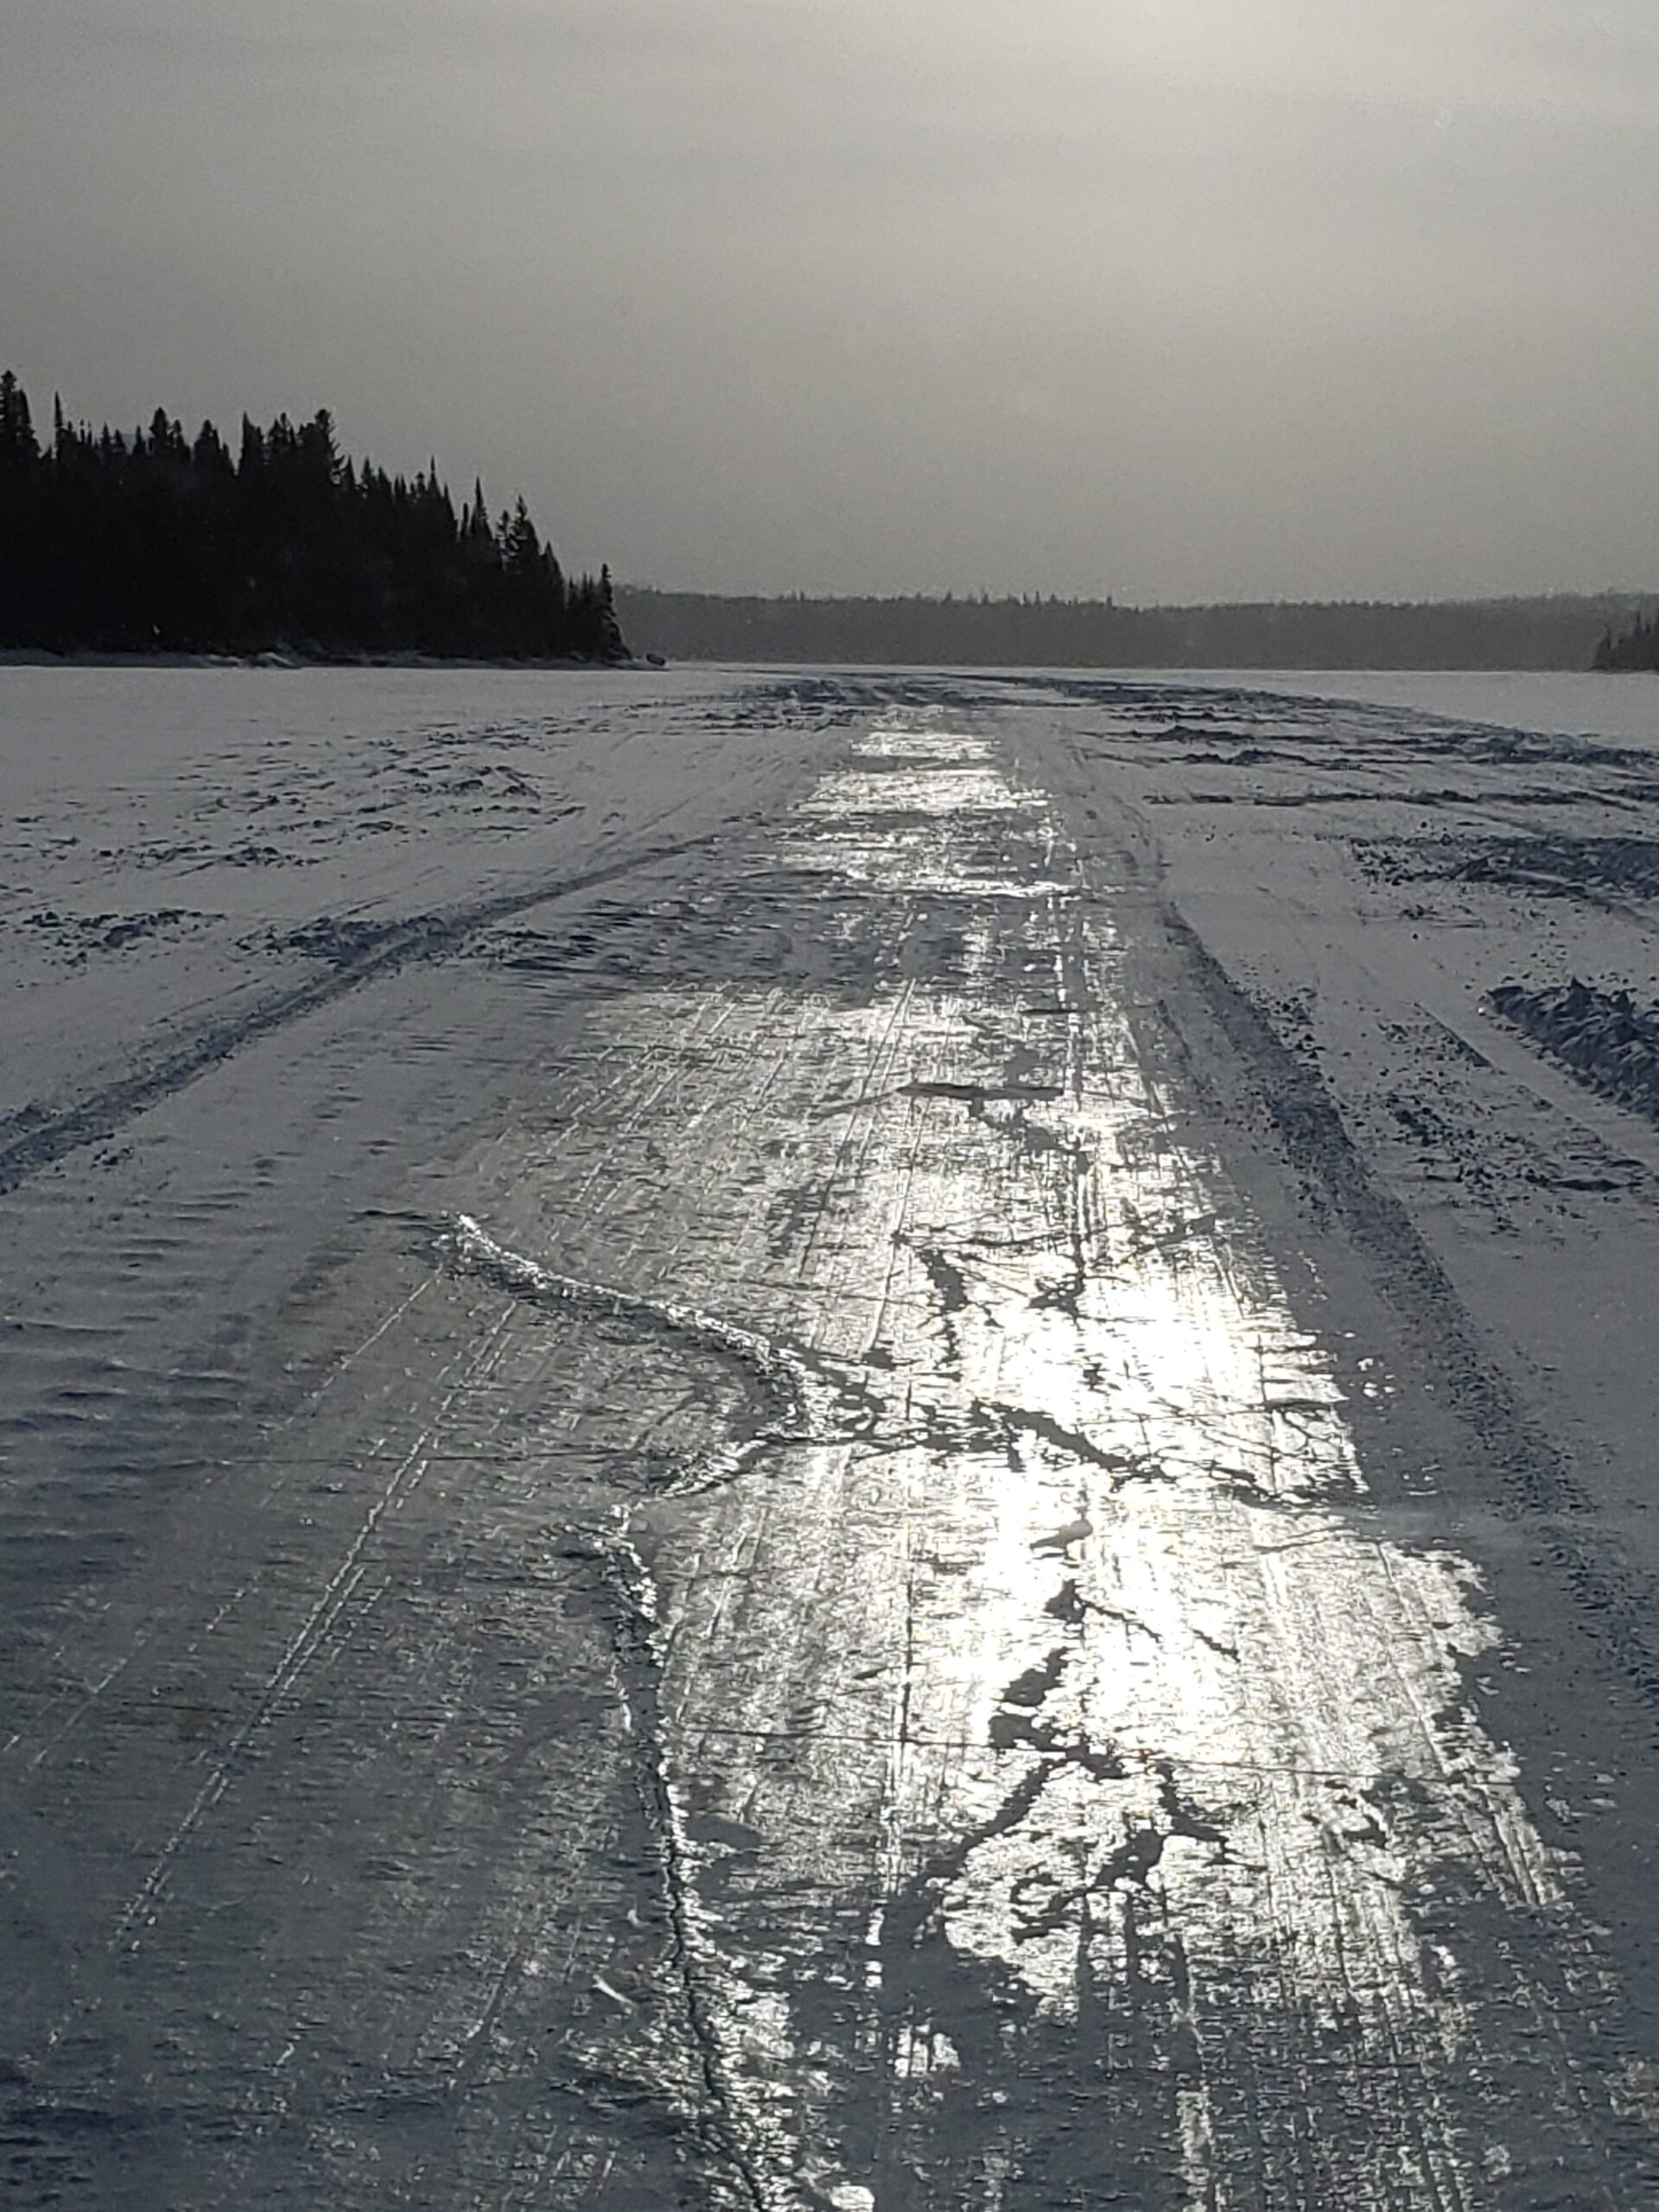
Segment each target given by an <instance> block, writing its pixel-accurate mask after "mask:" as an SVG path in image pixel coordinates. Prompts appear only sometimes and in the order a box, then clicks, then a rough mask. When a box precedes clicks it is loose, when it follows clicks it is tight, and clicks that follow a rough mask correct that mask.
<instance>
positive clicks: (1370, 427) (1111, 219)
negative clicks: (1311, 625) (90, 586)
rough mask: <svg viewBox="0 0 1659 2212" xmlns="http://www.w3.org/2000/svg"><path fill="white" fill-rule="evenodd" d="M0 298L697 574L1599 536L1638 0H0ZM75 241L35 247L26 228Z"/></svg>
mask: <svg viewBox="0 0 1659 2212" xmlns="http://www.w3.org/2000/svg"><path fill="white" fill-rule="evenodd" d="M14 18H15V20H14V22H13V24H12V26H11V27H10V31H9V54H8V68H7V71H6V73H5V75H4V78H3V79H0V189H3V191H4V193H5V198H6V203H7V207H8V213H9V222H8V226H7V236H6V239H5V241H4V243H3V245H0V298H3V299H4V301H5V302H6V322H5V327H4V328H3V329H0V339H3V340H4V341H5V344H6V346H8V347H9V348H10V349H11V350H12V351H13V352H14V353H15V355H16V365H17V366H18V367H19V368H20V369H21V370H22V372H24V373H25V377H26V380H29V381H31V382H32V383H33V384H34V385H35V386H36V387H38V388H39V389H40V390H41V391H44V392H46V393H49V392H50V391H51V390H52V389H53V387H54V385H60V386H62V387H64V389H65V391H66V393H67V397H69V398H70V400H71V402H72V404H73V406H74V408H76V409H77V410H80V411H85V412H87V413H99V412H103V413H107V414H109V415H111V416H113V417H114V418H115V419H117V420H119V421H127V420H131V419H134V418H135V417H137V416H141V415H145V414H147V413H148V411H149V409H150V408H151V407H153V406H154V405H155V404H156V402H157V400H165V401H166V402H167V404H168V405H169V406H171V407H174V408H176V409H179V410H182V411H184V412H186V413H200V412H204V411H212V412H213V413H215V414H216V415H218V416H220V417H221V418H222V419H228V420H230V421H231V422H232V423H233V422H234V420H235V419H236V416H237V415H238V412H239V411H240V410H241V409H242V408H244V407H248V408H250V409H251V410H253V411H255V412H269V411H271V410H274V408H275V407H277V406H279V405H280V406H287V407H289V408H292V409H296V410H300V409H306V408H308V407H310V406H315V404H320V403H321V402H324V401H326V402H327V403H328V404H332V405H333V406H334V410H335V411H336V413H337V415H338V416H339V417H340V423H341V428H342V431H343V432H344V433H345V435H346V437H347V439H348V441H350V442H353V443H355V444H356V445H357V446H358V447H359V448H361V447H363V446H365V445H367V446H371V447H372V448H374V449H375V450H376V452H377V453H379V454H384V455H385V457H386V458H387V459H388V460H390V461H393V462H394V463H402V464H403V465H405V466H409V467H413V466H417V465H418V464H419V463H420V462H421V461H423V460H424V459H425V458H426V456H427V454H429V453H430V452H432V451H434V450H436V451H437V452H438V453H439V454H440V456H441V458H442V459H443V461H444V462H445V465H446V467H450V468H452V469H453V471H454V474H455V475H456V477H457V480H459V481H461V482H463V483H464V482H466V481H467V480H470V476H471V474H472V473H473V471H474V468H475V467H482V469H483V470H484V473H485V474H486V480H487V482H488V485H489V487H490V489H491V491H492V493H493V494H499V495H501V496H505V495H506V494H507V493H510V492H511V491H512V489H513V488H514V487H515V486H522V487H523V488H524V491H525V492H526V493H529V494H530V495H531V499H532V504H533V505H536V506H537V510H538V512H540V513H542V514H543V517H544V518H545V520H546V522H547V523H548V524H550V526H551V527H552V528H553V529H554V530H555V531H556V535H557V537H558V538H559V540H560V543H561V550H562V551H563V552H564V553H565V554H566V556H567V557H568V558H569V559H570V560H572V561H574V562H577V563H580V562H582V561H583V560H585V559H588V558H589V557H598V556H601V555H608V556H609V557H610V558H611V560H612V563H613V566H614V567H615V568H616V569H618V570H619V572H620V573H622V574H624V575H632V576H636V577H643V576H649V577H652V578H654V579H655V580H657V581H658V582H684V583H690V584H701V585H704V586H708V587H718V586H721V585H725V586H732V587H744V588H791V587H797V586H799V587H804V588H823V587H826V586H828V587H832V588H846V589H853V588H888V589H901V588H942V587H944V586H946V585H952V586H955V587H957V588H976V587H978V586H979V585H982V584H988V585H990V586H992V587H993V588H1001V587H1012V588H1042V589H1047V588H1056V589H1060V590H1069V589H1077V590H1116V591H1117V592H1118V593H1119V594H1120V595H1122V596H1128V597H1136V596H1141V597H1144V596H1158V595H1162V596H1170V597H1177V598H1179V597H1188V596H1205V595H1225V594H1244V595H1251V594H1255V595H1263V594H1266V595H1271V594H1274V593H1278V592H1286V593H1293V594H1294V593H1313V594H1321V593H1335V594H1339V593H1344V592H1350V591H1352V592H1357V593H1360V594H1364V593H1370V592H1375V593H1388V592H1400V593H1402V594H1417V595H1421V594H1428V593H1432V592H1434V591H1438V590H1447V591H1457V590H1465V591H1466V590H1473V589H1478V588H1484V587H1489V586H1490V587H1497V586H1504V585H1513V586H1514V587H1516V588H1528V587H1531V586H1535V585H1538V584H1547V583H1553V584H1559V585H1563V586H1566V585H1572V584H1581V583H1596V582H1604V581H1606V580H1608V579H1609V578H1611V577H1614V576H1617V575H1618V574H1619V573H1620V571H1621V570H1625V571H1628V573H1629V574H1630V575H1631V577H1632V579H1634V578H1636V577H1637V576H1638V575H1640V574H1641V573H1643V572H1644V570H1645V567H1646V564H1647V563H1648V561H1649V557H1650V553H1649V546H1650V531H1649V518H1648V503H1647V497H1646V493H1645V490H1644V488H1643V486H1644V484H1645V483H1646V482H1647V481H1650V480H1652V479H1653V478H1655V477H1656V476H1659V428H1656V426H1655V424H1654V423H1653V420H1652V410H1650V409H1649V408H1648V407H1647V406H1646V404H1645V401H1644V399H1643V391H1644V378H1645V364H1646V363H1647V362H1648V361H1649V359H1651V357H1652V353H1653V352H1654V350H1655V347H1656V346H1659V302H1655V301H1654V300H1652V299H1650V298H1649V296H1647V295H1646V294H1642V293H1640V291H1639V288H1637V289H1634V290H1633V289H1632V287H1631V284H1630V267H1629V252H1630V247H1629V245H1628V243H1627V242H1628V240H1629V239H1630V237H1631V236H1632V235H1633V234H1634V233H1635V232H1638V231H1639V226H1640V219H1641V215H1642V213H1643V210H1644V209H1645V207H1647V205H1648V204H1649V199H1650V180H1651V177H1652V175H1653V174H1654V173H1655V168H1656V163H1659V144H1656V135H1659V20H1656V19H1655V17H1654V15H1653V11H1652V10H1637V8H1636V7H1635V6H1634V5H1633V4H1631V0H1618V5H1609V6H1603V7H1599V8H1589V9H1586V8H1581V7H1579V8H1569V7H1568V6H1567V4H1566V0H1441V3H1440V4H1431V0H1386V4H1385V0H1353V4H1351V5H1347V6H1344V7H1340V8H1334V9H1333V8H1331V7H1329V6H1319V5H1316V4H1314V0H1161V3H1160V0H1035V4H1033V5H1028V6H1020V7H1014V6H1009V5H1007V4H1003V0H997V4H995V5H993V4H990V0H949V3H948V4H947V0H913V3H912V4H909V5H906V6H904V7H899V8H894V7H892V6H890V5H877V4H875V0H706V3H705V4H702V5H700V6H698V7H696V8H695V9H689V8H687V7H685V6H684V5H683V4H679V0H672V3H671V0H607V4H603V5H601V4H600V0H343V4H342V3H336V0H331V4H328V5H323V4H321V0H296V4H295V5H293V6H291V7H288V8H284V9H283V10H280V11H278V12H277V14H275V15H273V14H272V13H271V12H270V10H268V9H263V8H259V9H256V8H255V7H254V6H252V5H251V0H222V4H218V5H213V6H209V5H207V0H50V4H49V5H48V4H46V0H21V4H20V6H19V7H18V8H16V10H14ZM66 271H68V272H73V279H74V281H73V283H67V282H66V281H65V272H66Z"/></svg>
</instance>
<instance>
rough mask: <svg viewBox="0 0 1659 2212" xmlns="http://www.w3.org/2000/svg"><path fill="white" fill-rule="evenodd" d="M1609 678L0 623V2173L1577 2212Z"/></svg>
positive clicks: (1638, 2008)
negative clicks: (254, 660) (468, 660)
mask: <svg viewBox="0 0 1659 2212" xmlns="http://www.w3.org/2000/svg"><path fill="white" fill-rule="evenodd" d="M1656 700H1659V692H1656V694H1655V696H1654V698H1649V696H1647V694H1646V693H1645V692H1644V690H1643V688H1642V687H1641V686H1640V684H1639V683H1633V682H1632V680H1630V679H1624V680H1623V681H1622V682H1619V681H1618V680H1613V679H1596V678H1589V677H1586V678H1583V679H1564V678H1554V677H1544V678H1531V677H1513V678H1510V677H1504V678H1497V679H1493V678H1466V679H1465V678H1462V677H1446V678H1437V677H1427V678H1407V677H1377V678H1375V679H1372V678H1364V679H1356V678H1349V677H1334V678H1333V677H1317V678H1316V677H1294V676H1284V677H1280V676H1276V675H1275V676H1273V677H1249V678H1246V677H1237V678H1214V679H1211V678H1205V679H1202V680H1198V679H1194V680H1192V681H1191V682H1187V681H1175V680H1172V679H1170V678H1168V677H1132V678H1107V677H1088V676H1083V675H1078V676H1071V675H1065V674H1057V673H1055V672H1053V671H1042V672H1033V673H1032V674H1031V675H1029V676H1026V677H1020V676H1010V675H1008V674H1007V673H1005V672H1003V673H995V674H986V675H983V676H978V677H974V676H948V675H944V674H938V675H930V674H927V673H925V672H917V671H906V672H899V673H894V674H893V675H883V674H881V673H880V672H870V671H860V672H858V673H856V674H853V673H846V672H842V673H837V672H836V671H802V672H795V673H791V672H788V671H720V670H703V671H689V672H682V671H617V672H610V673H606V674H603V675H595V676H592V677H584V676H581V675H577V674H575V673H568V674H558V675H553V676H548V675H529V674H525V675H505V674H502V675H489V674H480V673H461V672H455V673H454V674H442V673H420V674H416V673H413V672H410V673H404V674H392V673H386V672H378V673H377V672H367V671H365V672H355V673H344V672H331V673H325V672H321V671H313V672H308V671H218V670H215V671H131V670H127V671H55V670H54V671H43V670H41V671H36V670H29V669H20V668H10V669H0V779H3V789H4V794H5V798H6V802H7V804H6V808H5V813H4V817H3V833H0V834H3V843H4V864H3V868H0V899H3V902H4V912H5V917H6V922H7V927H6V929H5V931H4V937H3V946H4V955H3V957H4V962H5V967H6V975H5V981H6V983H7V986H8V988H7V992H6V996H5V1001H4V1005H5V1009H6V1010H5V1015H4V1020H5V1023H6V1025H7V1026H6V1029H5V1032H4V1034H5V1038H6V1042H7V1046H8V1049H7V1052H6V1053H5V1056H4V1060H3V1069H4V1084H3V1095H0V1111H3V1113H4V1115H5V1116H6V1117H7V1118H6V1119H5V1121H4V1122H3V1125H0V1198H3V1205H4V1207H5V1213H6V1222H5V1230H6V1253H7V1264H6V1268H5V1273H4V1276H3V1299H0V1312H3V1327H0V1357H3V1361H4V1375H3V1389H0V1897H3V1900H4V1910H3V1913H0V1987H3V1989H4V1991H5V1993H6V1998H5V2005H4V2008H3V2010H4V2023H5V2024H4V2029H3V2033H0V2189H3V2190H4V2191H5V2192H6V2193H7V2194H8V2196H9V2198H10V2200H12V2201H16V2202H18V2203H19V2204H35V2203H47V2202H64V2203H73V2204H75V2205H77V2206H87V2207H92V2208H106V2207H108V2208H112V2207H117V2206H120V2207H128V2206H134V2207H137V2206H143V2207H151V2206H162V2205H165V2206H168V2207H175V2208H179V2212H198V2208H200V2212H207V2209H208V2208H210V2207H211V2208H214V2212H217V2208H219V2207H222V2206H224V2205H226V2204H234V2203H257V2204H259V2205H261V2206H269V2207H278V2208H280V2207H285V2206H293V2207H295V2208H299V2207H302V2206H303V2207H305V2208H306V2212H313V2208H315V2207H316V2206H317V2205H319V2204H328V2205H349V2206H365V2207H367V2206H383V2205H384V2206H391V2205H414V2204H419V2205H442V2206H444V2207H446V2208H448V2207H456V2208H459V2207H472V2206H484V2205H490V2206H507V2205H524V2206H531V2205H535V2206H563V2205H572V2206H575V2205H582V2206H583V2207H584V2208H587V2207H592V2208H594V2212H621V2208H624V2207H626V2208H644V2207H647V2206H649V2207H653V2208H655V2207H660V2206H668V2205H675V2204H685V2205H688V2206H690V2205H693V2204H695V2205H701V2206H726V2205H730V2206H734V2207H744V2208H751V2209H752V2212H770V2209H771V2208H776V2209H777V2212H785V2208H797V2207H799V2208H803V2212H804V2209H805V2208H810V2207H812V2206H815V2205H817V2206H822V2205H855V2204H861V2205H869V2206H880V2207H881V2208H883V2212H886V2209H887V2208H889V2207H895V2208H918V2212H946V2208H950V2212H956V2208H957V2207H961V2206H967V2205H974V2206H984V2207H990V2206H999V2207H1004V2208H1007V2212H1051V2208H1052V2212H1059V2208H1061V2207H1072V2206H1076V2205H1079V2204H1086V2205H1090V2206H1095V2205H1100V2206H1106V2205H1111V2204H1121V2205H1123V2206H1125V2207H1134V2208H1136V2212H1140V2208H1142V2207H1147V2208H1155V2207H1163V2206H1170V2207H1182V2208H1186V2207H1194V2208H1198V2207H1204V2208H1215V2212H1243V2208H1247V2207H1248V2208H1252V2212H1255V2208H1268V2207H1271V2208H1274V2212H1277V2208H1281V2207H1282V2208H1287V2209H1288V2212H1384V2208H1387V2212H1429V2208H1435V2209H1436V2212H1444V2208H1447V2207H1452V2206H1456V2207H1459V2208H1469V2209H1470V2212H1472V2208H1476V2207H1491V2208H1494V2209H1495V2212H1542V2208H1544V2207H1546V2206H1549V2207H1566V2206H1571V2207H1579V2206H1584V2207H1589V2206H1592V2205H1593V2206H1601V2207H1605V2208H1615V2207H1617V2208H1619V2212H1624V2208H1632V2207H1635V2206H1638V2205H1643V2204H1646V2203H1648V2202H1652V2201H1655V2200H1656V2196H1659V2146H1656V2142H1655V2135H1654V2120H1655V2114H1656V2103H1655V2098H1656V2091H1659V1958H1656V1937H1655V1934H1654V1931H1653V1929H1652V1925H1651V1920H1650V1915H1649V1910H1648V1898H1647V1886H1648V1875H1647V1867H1648V1861H1649V1856H1650V1836H1651V1832H1652V1827H1653V1823H1654V1820H1655V1817H1656V1813H1659V1802H1656V1801H1659V1788H1656V1779H1655V1776H1654V1772H1653V1762H1652V1755H1651V1746H1652V1740H1653V1733H1654V1726H1655V1720H1656V1712H1659V1614H1656V1611H1655V1605H1654V1595H1655V1590H1656V1576H1659V1532H1656V1525H1655V1516H1654V1514H1653V1510H1652V1508H1653V1472H1652V1452H1651V1437H1652V1434H1653V1431H1654V1423H1655V1412H1656V1408H1655V1403H1654V1395H1655V1384H1654V1380H1653V1378H1654V1376H1655V1375H1656V1374H1659V1301H1656V1300H1653V1299H1652V1298H1651V1297H1650V1295H1649V1283H1650V1281H1651V1275H1652V1266H1653V1259H1652V1255H1653V1252H1654V1249H1655V1244H1654V1237H1655V1231H1656V1228H1659V1128H1656V1125H1655V1122H1654V1119H1653V1111H1654V1109H1653V1104H1652V1098H1653V1092H1652V1090H1651V1088H1650V1087H1647V1086H1644V1084H1643V1082H1642V1081H1638V1080H1637V1075H1638V1074H1639V1073H1640V1070H1639V1069H1638V1068H1637V1062H1638V1061H1639V1060H1640V1059H1641V1056H1642V1052H1643V1049H1644V1039H1646V1037H1647V1034H1648V1031H1647V1029H1646V1028H1645V1027H1643V1024H1644V1023H1645V1022H1646V1020H1647V1012H1646V1010H1647V1009H1648V1008H1649V1007H1650V1006H1651V1005H1652V1003H1653V1002H1654V1001H1656V1000H1659V950H1656V938H1655V931H1654V915H1655V902H1656V900H1659V838H1655V837H1653V836H1651V835H1649V833H1648V832H1647V830H1646V823H1647V820H1648V817H1649V813H1650V812H1651V810H1653V807H1654V804H1655V802H1656V798H1659V771H1656V767H1655V764H1654V761H1653V758H1652V755H1653V753H1654V750H1655V743H1656V739H1659V713H1656V712H1655V702H1656ZM1644 716H1646V717H1647V719H1646V721H1644V720H1643V717H1644ZM1575 982H1576V985H1577V988H1576V989H1575V988H1573V985H1574V983H1575ZM1622 994H1628V999H1626V998H1625V997H1624V996H1621V995H1622Z"/></svg>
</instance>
